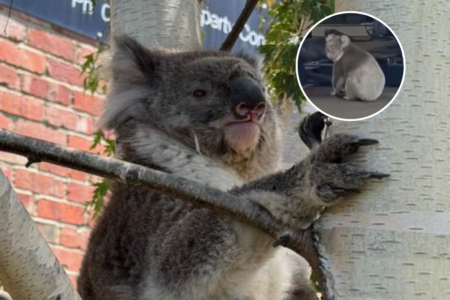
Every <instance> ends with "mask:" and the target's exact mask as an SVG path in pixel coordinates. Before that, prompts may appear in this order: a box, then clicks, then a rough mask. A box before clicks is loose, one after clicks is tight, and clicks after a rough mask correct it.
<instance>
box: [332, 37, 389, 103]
mask: <svg viewBox="0 0 450 300" xmlns="http://www.w3.org/2000/svg"><path fill="white" fill-rule="evenodd" d="M325 51H326V55H327V57H328V58H329V59H331V60H332V61H333V63H334V64H333V79H332V84H333V91H332V92H331V95H333V96H334V95H339V94H340V93H341V92H344V96H343V98H344V99H346V100H357V99H359V100H362V101H373V100H376V99H377V98H378V97H380V95H381V93H382V92H383V89H384V85H385V78H384V73H383V71H382V70H381V68H380V65H379V64H378V62H377V61H376V60H375V58H374V57H373V56H372V55H371V54H370V53H369V52H367V51H364V50H362V49H360V48H358V47H357V46H355V45H354V44H353V43H352V42H351V41H350V38H349V37H348V36H346V35H336V34H333V33H326V35H325Z"/></svg>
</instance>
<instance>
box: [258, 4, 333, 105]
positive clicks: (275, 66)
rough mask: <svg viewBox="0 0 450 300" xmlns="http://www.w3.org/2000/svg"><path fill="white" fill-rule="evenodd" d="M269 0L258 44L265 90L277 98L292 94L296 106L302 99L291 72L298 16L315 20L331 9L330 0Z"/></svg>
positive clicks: (300, 37) (297, 34)
mask: <svg viewBox="0 0 450 300" xmlns="http://www.w3.org/2000/svg"><path fill="white" fill-rule="evenodd" d="M265 3H266V4H270V6H269V7H270V9H269V11H268V14H269V18H270V19H269V20H268V22H267V21H266V22H267V23H268V26H269V27H268V31H267V34H266V44H265V45H262V46H260V47H259V52H260V53H261V54H263V55H264V64H263V71H264V73H265V75H266V79H267V84H268V90H269V92H270V94H271V96H272V99H273V100H274V101H275V102H277V101H279V100H281V99H283V98H285V97H289V98H292V100H294V102H295V104H296V105H297V107H298V108H300V107H301V103H302V102H303V101H305V98H304V96H303V95H302V93H301V90H300V87H299V85H298V81H297V78H296V74H295V71H296V70H295V69H296V65H295V61H296V57H297V51H298V47H299V45H300V42H301V40H302V38H303V37H302V36H301V35H300V30H299V29H300V26H301V25H302V24H303V23H302V20H311V21H312V22H314V23H316V22H318V21H320V20H321V19H323V18H324V17H325V16H327V15H330V14H331V13H332V12H333V11H334V1H333V0H322V1H317V0H303V1H298V0H283V1H280V2H275V1H269V0H265Z"/></svg>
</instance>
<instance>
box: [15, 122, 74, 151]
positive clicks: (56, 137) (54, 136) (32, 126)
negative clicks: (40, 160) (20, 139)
mask: <svg viewBox="0 0 450 300" xmlns="http://www.w3.org/2000/svg"><path fill="white" fill-rule="evenodd" d="M15 132H16V133H17V134H22V135H26V136H29V137H33V138H36V139H41V140H44V141H48V142H52V143H55V144H59V145H66V140H67V137H66V134H65V133H64V132H61V131H56V130H53V129H51V128H48V127H45V126H44V125H42V124H39V123H31V122H27V121H24V120H19V121H17V123H16V130H15Z"/></svg>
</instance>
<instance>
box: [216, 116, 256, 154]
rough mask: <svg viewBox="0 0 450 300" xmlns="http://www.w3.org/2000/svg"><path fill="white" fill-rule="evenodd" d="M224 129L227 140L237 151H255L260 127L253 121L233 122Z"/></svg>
mask: <svg viewBox="0 0 450 300" xmlns="http://www.w3.org/2000/svg"><path fill="white" fill-rule="evenodd" d="M224 131H225V139H226V142H227V143H228V145H229V146H230V147H231V148H233V149H234V151H236V152H244V151H253V150H254V149H255V147H256V145H257V144H258V139H259V134H260V132H259V131H260V129H259V126H258V125H257V124H255V123H253V122H243V123H233V124H230V125H227V126H225V129H224Z"/></svg>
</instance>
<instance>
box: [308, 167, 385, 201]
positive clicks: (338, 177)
mask: <svg viewBox="0 0 450 300" xmlns="http://www.w3.org/2000/svg"><path fill="white" fill-rule="evenodd" d="M388 176H389V175H388V174H384V173H378V172H371V171H366V170H363V169H361V168H359V167H358V166H356V165H353V164H347V163H344V164H334V163H319V162H317V163H314V164H313V165H312V167H311V170H310V173H309V179H310V182H311V196H312V198H313V199H314V200H316V201H318V202H319V204H320V205H324V206H330V205H333V204H335V203H337V202H338V201H339V200H341V199H342V198H343V197H344V196H347V195H350V194H355V193H360V187H361V186H362V185H363V184H364V183H365V182H366V181H367V180H368V179H372V178H374V179H382V178H385V177H388Z"/></svg>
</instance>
